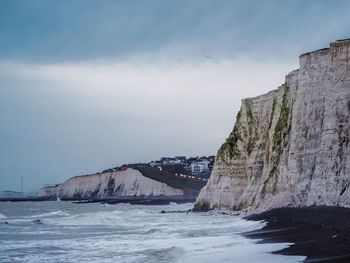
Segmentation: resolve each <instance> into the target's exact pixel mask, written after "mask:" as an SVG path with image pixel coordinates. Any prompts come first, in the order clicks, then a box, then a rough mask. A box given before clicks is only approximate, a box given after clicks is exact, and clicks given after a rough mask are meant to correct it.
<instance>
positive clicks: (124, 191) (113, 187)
mask: <svg viewBox="0 0 350 263" xmlns="http://www.w3.org/2000/svg"><path fill="white" fill-rule="evenodd" d="M183 195H184V189H181V188H175V187H171V186H169V185H167V184H165V183H163V182H159V181H156V180H153V179H151V178H148V177H145V176H143V175H142V173H141V172H140V171H138V170H136V169H132V168H128V169H125V170H122V171H115V172H107V173H100V174H93V175H83V176H76V177H72V178H70V179H68V180H67V181H66V182H64V183H63V184H60V185H57V186H52V187H44V188H41V189H40V191H39V196H40V197H61V198H77V199H79V198H96V199H104V198H116V197H150V196H152V197H157V196H158V197H160V196H168V197H170V196H183Z"/></svg>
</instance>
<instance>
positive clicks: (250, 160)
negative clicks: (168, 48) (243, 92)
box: [196, 39, 350, 211]
mask: <svg viewBox="0 0 350 263" xmlns="http://www.w3.org/2000/svg"><path fill="white" fill-rule="evenodd" d="M349 132H350V40H349V39H348V40H339V41H336V42H334V43H331V44H330V48H326V49H322V50H317V51H314V52H310V53H306V54H303V55H301V56H300V68H299V69H298V70H295V71H292V72H291V73H289V74H288V75H287V76H286V79H285V83H284V84H282V85H281V86H280V87H279V88H278V89H276V90H273V91H271V92H269V93H267V94H264V95H261V96H258V97H255V98H248V99H243V100H242V105H241V109H240V111H239V113H238V115H237V118H236V123H235V126H234V129H233V131H232V132H231V134H230V136H229V137H228V138H227V140H226V142H225V143H224V144H223V145H222V146H221V148H220V149H219V151H218V154H217V157H216V162H215V167H214V169H213V172H212V174H211V176H210V179H209V181H208V183H207V185H206V186H205V187H204V188H203V189H202V191H201V193H200V195H199V197H198V199H197V204H196V207H197V208H201V207H203V208H226V209H233V210H247V211H263V210H267V209H270V208H275V207H283V206H305V205H306V206H308V205H329V206H344V207H350V187H349V184H350V155H349V153H350V145H349V140H350V137H349V136H350V134H349Z"/></svg>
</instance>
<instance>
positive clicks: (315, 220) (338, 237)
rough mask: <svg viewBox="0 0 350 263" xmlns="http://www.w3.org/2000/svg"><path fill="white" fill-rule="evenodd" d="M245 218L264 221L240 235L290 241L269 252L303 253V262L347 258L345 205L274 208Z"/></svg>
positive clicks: (349, 241)
mask: <svg viewBox="0 0 350 263" xmlns="http://www.w3.org/2000/svg"><path fill="white" fill-rule="evenodd" d="M246 219H248V220H255V221H257V220H259V221H260V220H264V221H266V222H267V224H266V226H265V227H264V228H262V229H260V230H256V231H251V232H246V233H244V236H246V237H249V238H253V239H260V240H261V241H258V242H261V243H276V242H278V243H280V242H288V243H294V244H293V245H291V246H289V247H288V248H285V249H282V250H280V251H275V252H273V253H277V254H283V255H302V256H306V260H305V261H304V262H347V263H349V262H350V209H349V208H339V207H315V206H312V207H302V208H278V209H273V210H270V211H267V212H264V213H261V214H254V215H250V216H247V217H246Z"/></svg>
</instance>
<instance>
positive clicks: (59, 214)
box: [28, 210, 70, 218]
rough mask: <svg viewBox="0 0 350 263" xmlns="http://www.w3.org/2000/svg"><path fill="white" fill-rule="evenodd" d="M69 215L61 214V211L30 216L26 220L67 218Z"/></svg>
mask: <svg viewBox="0 0 350 263" xmlns="http://www.w3.org/2000/svg"><path fill="white" fill-rule="evenodd" d="M69 215H70V214H69V213H67V212H63V211H61V210H58V211H51V212H46V213H42V214H38V215H31V216H28V218H43V217H53V216H69Z"/></svg>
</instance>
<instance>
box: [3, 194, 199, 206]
mask: <svg viewBox="0 0 350 263" xmlns="http://www.w3.org/2000/svg"><path fill="white" fill-rule="evenodd" d="M45 201H57V197H27V198H0V202H45ZM60 201H62V202H66V201H68V202H73V203H75V204H87V203H107V204H119V203H129V204H140V205H163V204H169V203H171V202H173V203H178V204H181V203H193V202H195V201H196V199H194V198H191V197H184V196H171V197H166V196H160V197H157V196H148V197H146V196H144V197H133V196H126V197H115V198H67V197H66V198H65V197H62V198H60Z"/></svg>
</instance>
